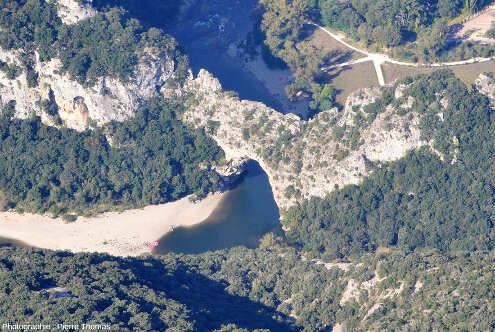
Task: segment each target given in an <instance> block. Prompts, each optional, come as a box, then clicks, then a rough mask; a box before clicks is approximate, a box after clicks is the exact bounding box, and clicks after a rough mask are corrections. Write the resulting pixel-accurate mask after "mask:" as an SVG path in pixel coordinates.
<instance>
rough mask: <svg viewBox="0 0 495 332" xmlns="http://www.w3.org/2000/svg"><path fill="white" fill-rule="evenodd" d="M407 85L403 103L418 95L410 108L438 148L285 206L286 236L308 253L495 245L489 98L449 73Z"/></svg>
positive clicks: (381, 105) (494, 144) (379, 106)
mask: <svg viewBox="0 0 495 332" xmlns="http://www.w3.org/2000/svg"><path fill="white" fill-rule="evenodd" d="M402 83H407V84H409V87H408V88H407V89H406V91H405V94H404V96H403V97H401V99H400V100H398V101H397V104H401V100H402V101H405V100H406V99H404V98H408V96H411V97H414V100H415V102H414V106H413V108H412V109H411V111H412V110H414V111H416V112H418V113H419V114H420V115H421V116H422V117H421V120H420V124H419V125H420V128H421V131H422V136H423V137H424V139H426V140H427V141H432V142H433V148H434V149H435V151H432V150H431V149H430V148H429V147H424V148H421V149H419V150H417V151H411V152H410V153H408V155H407V156H406V157H404V158H402V159H400V160H398V161H396V162H391V163H389V164H388V165H387V164H385V165H370V167H375V168H376V170H375V171H374V172H373V173H372V175H371V176H369V177H367V178H364V179H363V180H362V182H361V183H360V184H359V185H351V186H346V187H344V188H342V189H340V190H336V191H333V192H331V193H330V194H329V195H328V196H327V197H326V198H324V199H320V198H314V199H311V200H309V201H304V202H301V203H300V204H299V205H298V206H296V207H293V208H291V209H289V210H288V211H286V213H285V214H284V215H283V218H282V219H283V223H284V224H285V226H286V227H288V228H289V229H290V230H289V232H288V233H287V234H288V236H289V238H290V239H292V240H293V241H295V242H296V243H298V244H300V245H301V246H302V248H303V251H308V252H312V253H313V254H316V255H317V256H320V255H321V257H325V259H333V258H346V257H349V256H353V255H359V254H361V253H363V252H366V251H373V250H374V249H375V248H377V247H379V246H382V247H398V248H401V249H404V250H414V249H415V248H429V249H433V248H435V249H438V250H441V251H444V252H448V251H450V250H470V251H476V250H491V249H492V248H493V247H494V245H495V242H494V239H495V228H494V223H493V220H494V218H495V214H494V213H495V210H494V209H493V193H494V192H495V184H494V183H493V179H494V178H495V177H494V174H493V164H494V162H495V160H494V156H495V140H494V139H493V137H495V131H494V130H495V122H494V111H493V109H492V107H491V106H490V102H489V100H488V98H487V97H486V96H484V95H482V94H480V93H479V92H478V91H476V90H473V91H469V90H468V88H467V87H466V86H465V85H464V84H463V83H462V82H460V81H459V80H458V79H457V78H455V77H454V75H453V73H452V72H450V71H438V72H435V73H434V74H432V75H429V76H427V75H422V76H417V77H415V78H412V79H408V80H405V81H403V82H402ZM389 89H393V87H392V88H389ZM385 95H386V94H385ZM444 98H445V99H444ZM441 100H443V101H442V103H444V104H446V105H448V106H447V107H446V109H444V110H442V109H441V107H440V105H441ZM389 103H390V101H388V102H383V101H382V100H378V101H377V102H376V103H375V104H370V105H368V106H367V107H365V112H368V113H369V114H368V115H373V116H376V112H382V111H384V110H385V108H386V107H387V105H388V104H389ZM439 114H440V115H439Z"/></svg>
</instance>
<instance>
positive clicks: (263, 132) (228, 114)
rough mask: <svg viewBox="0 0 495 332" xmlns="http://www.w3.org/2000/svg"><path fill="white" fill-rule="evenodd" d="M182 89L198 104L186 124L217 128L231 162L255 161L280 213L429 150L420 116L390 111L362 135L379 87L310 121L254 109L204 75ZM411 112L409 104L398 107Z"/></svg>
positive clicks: (216, 136)
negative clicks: (363, 117)
mask: <svg viewBox="0 0 495 332" xmlns="http://www.w3.org/2000/svg"><path fill="white" fill-rule="evenodd" d="M400 89H403V87H401V86H399V87H397V90H398V91H397V98H399V97H401V91H400ZM186 90H189V91H191V92H193V93H195V94H196V97H197V101H198V102H197V104H198V105H197V106H195V107H191V108H189V109H188V110H187V111H186V113H185V114H184V118H183V119H184V121H186V122H187V123H190V124H191V125H193V126H196V127H211V128H214V130H212V132H213V134H212V135H213V137H214V139H215V140H216V141H217V142H218V144H219V145H220V146H221V147H222V148H223V149H224V150H225V152H226V154H227V156H228V157H229V158H232V157H243V156H246V157H248V158H251V159H254V160H257V161H258V162H259V163H260V165H261V166H262V167H263V169H264V170H265V171H266V172H267V173H268V175H269V178H270V183H271V185H272V188H273V192H274V196H275V200H276V202H277V204H278V205H279V207H281V208H286V207H289V206H291V205H293V204H295V203H296V202H297V201H298V200H300V199H302V198H309V197H311V196H317V197H323V196H325V195H326V194H327V193H328V192H330V191H331V190H333V189H334V188H335V187H336V186H337V185H338V186H342V185H346V184H355V183H358V181H359V180H360V179H361V178H362V177H363V176H365V175H366V174H369V173H370V172H371V170H372V168H373V167H377V166H376V165H379V163H380V162H387V161H392V160H396V159H398V158H401V157H403V156H404V155H405V154H406V152H407V151H409V150H411V149H414V148H417V147H420V146H422V145H426V144H428V142H425V141H423V140H421V138H420V137H421V135H420V130H419V128H418V117H417V115H415V114H414V113H410V114H408V115H402V116H401V115H399V114H400V112H397V111H396V109H394V108H393V107H391V106H389V107H387V109H386V111H385V112H383V113H381V114H379V115H378V116H377V118H376V119H375V120H374V121H373V122H372V123H371V125H369V126H363V127H362V128H359V126H358V125H357V124H356V123H357V121H358V118H359V114H361V112H362V110H363V106H364V105H367V104H370V103H372V102H373V101H375V100H376V99H377V98H378V97H380V96H381V94H382V91H381V90H380V89H378V88H377V89H365V90H360V91H356V92H355V93H353V94H352V95H351V96H350V97H349V99H348V100H347V103H346V106H345V109H344V110H343V111H342V112H338V111H337V109H332V110H329V111H325V112H321V113H319V114H317V115H316V116H315V117H314V118H313V119H311V120H310V121H304V120H301V119H300V118H299V117H297V116H296V115H293V114H287V115H283V114H281V113H279V112H277V111H275V110H273V109H270V108H268V107H266V106H265V105H263V104H261V103H258V102H251V101H245V100H243V101H240V100H239V99H238V98H237V97H236V96H235V95H234V94H232V93H231V92H223V91H222V89H221V86H220V83H219V82H218V80H217V79H215V78H214V77H212V75H211V74H209V73H208V72H206V71H201V72H200V73H199V75H198V77H197V78H196V79H194V80H191V81H189V82H188V83H187V84H186ZM411 105H412V102H411V101H410V100H408V102H406V103H404V104H403V105H401V106H400V107H399V108H410V107H411ZM210 131H211V130H210ZM356 136H357V138H356Z"/></svg>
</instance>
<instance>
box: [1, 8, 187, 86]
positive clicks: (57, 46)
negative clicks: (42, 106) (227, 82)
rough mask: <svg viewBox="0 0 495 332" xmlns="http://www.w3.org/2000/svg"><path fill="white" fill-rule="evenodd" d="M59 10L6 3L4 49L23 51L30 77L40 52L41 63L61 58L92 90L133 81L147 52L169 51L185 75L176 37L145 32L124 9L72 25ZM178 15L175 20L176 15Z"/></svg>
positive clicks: (74, 75)
mask: <svg viewBox="0 0 495 332" xmlns="http://www.w3.org/2000/svg"><path fill="white" fill-rule="evenodd" d="M124 3H127V2H123V3H122V4H123V5H124ZM173 3H175V2H174V1H169V2H167V4H173ZM55 6H56V3H54V2H51V1H43V0H21V1H17V0H15V1H13V0H8V1H3V2H2V10H1V11H0V28H1V29H2V33H1V34H0V47H2V48H3V49H5V50H13V49H21V50H22V52H23V53H24V54H25V55H26V56H25V57H24V58H25V59H26V60H25V61H24V62H25V66H26V69H27V71H28V72H30V61H29V58H32V56H34V51H36V52H38V54H39V60H40V61H48V60H50V59H52V58H54V57H58V58H59V59H60V60H61V61H62V68H61V69H62V70H63V71H66V72H68V73H69V74H70V76H71V77H72V78H74V79H76V80H77V81H79V82H81V83H86V84H90V85H91V84H92V83H93V82H94V81H95V79H96V78H98V77H101V76H111V77H116V78H119V79H120V80H121V81H126V80H128V79H129V77H130V76H131V75H132V70H133V67H134V66H135V65H136V64H137V61H138V59H139V54H140V52H142V50H143V49H144V47H146V46H148V47H159V48H160V49H162V50H163V51H165V52H166V53H167V54H168V55H169V56H171V57H173V59H174V60H175V62H176V68H178V69H181V70H182V69H183V68H184V63H187V60H186V58H185V57H184V56H182V55H181V54H180V52H179V51H178V49H177V43H176V41H175V40H174V39H173V38H172V37H170V36H168V35H166V34H164V33H163V32H162V31H161V30H158V29H156V28H150V29H144V28H143V27H142V26H141V23H140V22H139V21H138V20H137V19H135V18H134V17H132V18H131V16H130V15H129V13H128V12H126V11H125V10H123V9H119V8H107V7H105V8H106V11H104V12H99V13H98V14H97V15H96V16H94V17H91V18H89V19H86V20H82V21H80V22H78V23H76V24H71V25H66V24H62V22H61V20H60V18H59V17H58V16H57V11H56V7H55ZM163 6H165V5H163ZM176 6H177V5H174V6H172V7H174V8H175V7H176ZM131 7H132V9H134V7H135V6H131ZM165 7H167V6H165ZM167 8H168V7H167ZM176 11H177V10H175V11H174V12H170V15H172V16H173V15H176ZM169 19H170V20H171V19H172V18H165V17H163V19H162V21H161V22H162V24H164V23H165V22H167V20H169ZM31 62H32V61H31ZM179 76H180V75H179Z"/></svg>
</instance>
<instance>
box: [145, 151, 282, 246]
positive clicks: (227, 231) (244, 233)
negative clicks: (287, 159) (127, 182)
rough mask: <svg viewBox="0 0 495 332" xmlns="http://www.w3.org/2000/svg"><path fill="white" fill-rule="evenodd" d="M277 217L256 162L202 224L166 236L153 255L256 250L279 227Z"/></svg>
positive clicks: (178, 228)
mask: <svg viewBox="0 0 495 332" xmlns="http://www.w3.org/2000/svg"><path fill="white" fill-rule="evenodd" d="M279 218H280V215H279V210H278V207H277V204H276V203H275V200H274V198H273V193H272V189H271V187H270V183H269V182H268V176H267V175H266V173H265V172H264V171H263V170H262V169H261V167H260V166H259V164H258V163H257V162H255V161H250V162H249V164H248V173H247V174H246V175H245V177H244V181H243V182H241V183H240V184H239V185H238V186H237V187H236V188H235V189H233V190H231V191H230V192H229V193H228V194H227V195H226V197H224V198H223V200H222V201H221V202H220V204H219V206H218V207H217V208H216V209H215V210H214V211H213V213H212V214H211V215H210V216H209V217H208V218H207V219H206V220H205V221H203V222H202V223H200V224H198V225H196V226H192V227H177V228H176V229H175V230H174V231H173V232H169V233H167V234H165V236H163V237H162V238H161V239H160V240H158V242H159V243H160V244H159V245H158V247H157V248H156V249H155V251H154V253H155V254H163V253H167V252H175V253H185V254H199V253H203V252H206V251H214V250H220V249H228V248H232V247H235V246H240V245H243V246H246V247H248V248H256V247H257V246H258V245H259V240H260V238H261V237H262V236H263V235H264V234H266V233H268V232H269V231H271V230H273V229H274V228H276V227H280V223H279ZM178 222H180V221H179V220H178Z"/></svg>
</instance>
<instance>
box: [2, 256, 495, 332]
mask: <svg viewBox="0 0 495 332" xmlns="http://www.w3.org/2000/svg"><path fill="white" fill-rule="evenodd" d="M494 264H495V258H494V257H493V254H491V253H487V252H483V253H481V252H479V253H477V254H472V253H471V254H470V253H467V252H462V253H461V252H459V253H457V254H439V253H437V252H435V251H429V252H418V253H412V254H411V253H410V254H407V255H405V254H404V253H403V252H400V251H398V252H391V253H389V254H379V255H374V254H369V255H367V256H366V257H363V260H362V261H357V262H355V263H353V264H350V265H349V266H348V267H347V268H346V269H347V271H344V270H341V269H339V268H336V267H332V268H329V269H327V268H325V267H324V266H323V265H317V264H314V263H313V262H310V261H302V260H301V257H299V256H297V255H296V254H295V252H294V251H293V250H291V249H285V250H281V251H275V250H273V249H264V250H260V249H257V250H250V249H246V248H233V249H230V250H228V251H219V252H215V253H205V254H202V255H196V256H183V255H174V254H168V255H165V256H154V257H150V256H142V257H138V258H119V257H111V256H108V255H105V254H88V253H79V254H71V253H68V252H53V251H49V250H38V249H13V248H3V249H2V248H0V324H4V323H10V324H12V323H16V322H17V323H21V322H22V323H23V324H30V323H31V324H38V323H43V324H59V323H65V324H82V323H86V324H109V325H111V329H112V330H114V331H117V330H118V331H254V330H258V331H268V330H270V331H283V332H286V331H300V330H304V331H330V330H331V327H332V326H334V325H335V324H337V323H341V324H342V323H343V324H344V326H346V327H347V330H349V331H383V330H389V331H390V330H393V331H398V330H401V331H432V330H436V331H447V330H459V331H489V330H492V329H493V328H495V321H494V317H495V315H494V313H493V298H494V296H495V294H494V291H495V287H494V285H493V280H494V278H493V267H494V266H495V265H494ZM376 279H378V280H379V281H378V282H376V284H374V286H372V287H368V286H366V283H368V284H369V283H371V280H376ZM354 283H356V284H358V285H361V289H360V290H359V291H358V293H357V295H355V296H351V297H349V298H348V299H346V300H345V301H343V298H344V293H345V290H346V289H347V288H348V285H349V284H354ZM55 286H58V287H60V288H61V289H58V290H57V289H53V288H54V287H55ZM394 292H395V293H396V295H388V296H387V294H391V293H392V294H394Z"/></svg>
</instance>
